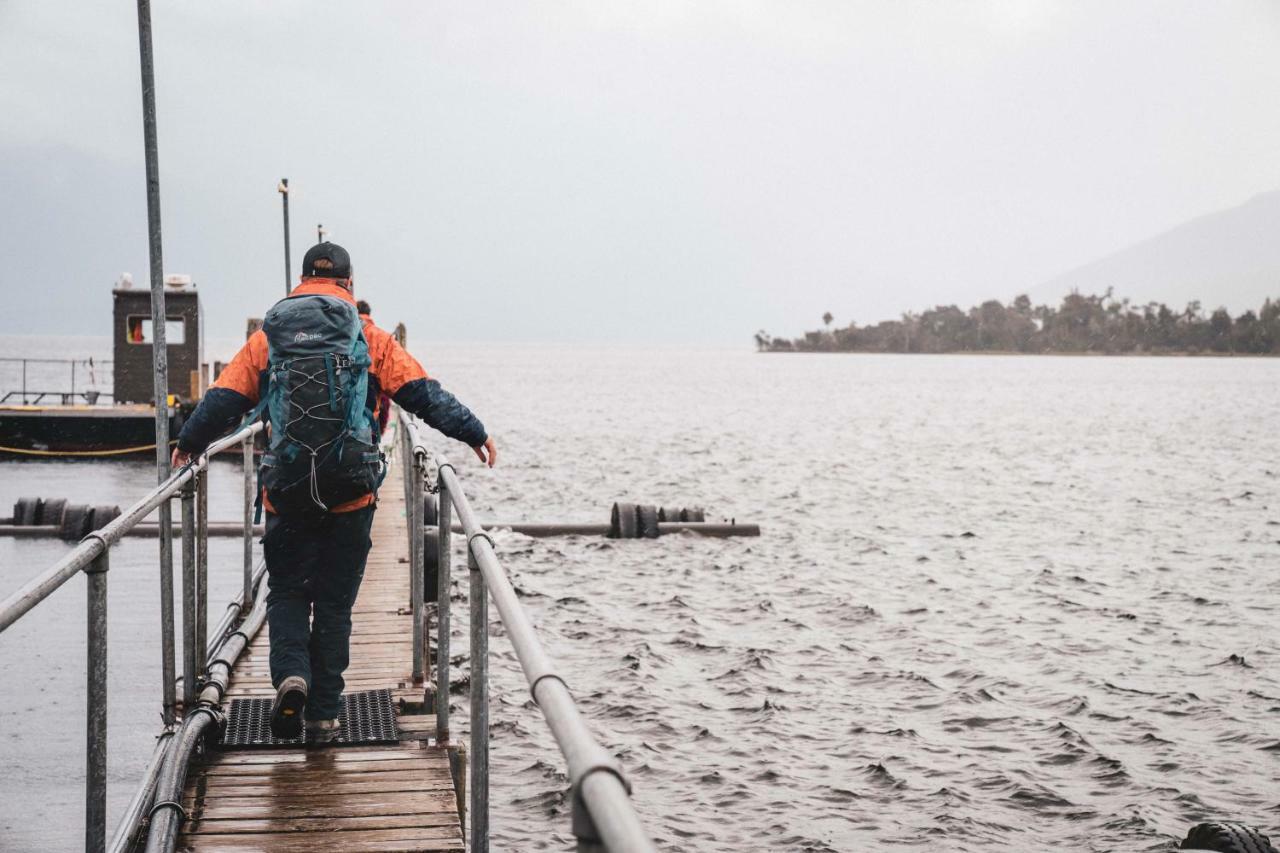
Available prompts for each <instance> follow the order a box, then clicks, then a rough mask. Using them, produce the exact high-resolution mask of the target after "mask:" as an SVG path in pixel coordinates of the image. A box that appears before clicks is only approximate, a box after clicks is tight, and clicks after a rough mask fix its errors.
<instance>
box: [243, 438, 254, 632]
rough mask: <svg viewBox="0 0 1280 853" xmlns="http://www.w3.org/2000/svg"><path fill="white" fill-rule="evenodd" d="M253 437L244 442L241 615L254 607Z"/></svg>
mask: <svg viewBox="0 0 1280 853" xmlns="http://www.w3.org/2000/svg"><path fill="white" fill-rule="evenodd" d="M253 474H254V471H253V436H252V435H250V436H247V437H246V438H245V440H244V597H243V598H242V599H241V607H240V612H241V613H248V612H249V608H251V607H253V504H254V495H253Z"/></svg>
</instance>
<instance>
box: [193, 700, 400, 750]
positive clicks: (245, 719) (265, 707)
mask: <svg viewBox="0 0 1280 853" xmlns="http://www.w3.org/2000/svg"><path fill="white" fill-rule="evenodd" d="M271 701H272V700H271V698H270V697H263V698H253V699H232V700H231V708H230V710H228V712H227V725H226V728H225V729H224V730H223V733H222V739H221V740H219V741H218V743H217V748H218V749H221V750H231V749H255V748H262V747H297V746H305V745H306V733H305V732H304V733H303V734H302V735H301V736H299V737H296V738H290V739H288V740H281V739H280V738H275V737H272V736H271ZM338 719H339V720H340V721H341V722H342V733H341V734H340V735H339V736H338V737H337V739H335V740H332V741H329V742H328V743H329V744H332V745H339V746H341V745H343V744H345V745H348V746H351V745H356V744H378V743H398V742H399V733H398V731H397V729H396V712H395V708H394V707H393V706H392V704H391V691H390V690H364V691H361V692H359V693H347V694H345V695H344V696H343V697H342V711H341V712H340V713H339V714H338Z"/></svg>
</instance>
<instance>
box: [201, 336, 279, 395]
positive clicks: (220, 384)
mask: <svg viewBox="0 0 1280 853" xmlns="http://www.w3.org/2000/svg"><path fill="white" fill-rule="evenodd" d="M266 369H267V333H266V332H264V331H262V330H261V329H259V330H258V331H256V332H254V333H253V334H252V335H250V336H249V340H247V341H245V344H244V346H242V347H240V351H239V352H238V353H236V357H235V358H233V359H231V363H230V364H228V365H227V366H226V367H224V368H222V372H221V373H220V374H218V379H217V381H215V382H214V383H213V387H214V388H226V389H228V390H231V391H235V392H236V393H237V394H239V395H241V396H242V397H247V398H248V399H249V402H250V403H257V402H258V380H259V377H260V376H261V374H262V371H264V370H266Z"/></svg>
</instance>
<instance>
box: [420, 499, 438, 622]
mask: <svg viewBox="0 0 1280 853" xmlns="http://www.w3.org/2000/svg"><path fill="white" fill-rule="evenodd" d="M432 497H435V495H432ZM439 592H440V532H439V531H438V530H424V531H423V532H422V600H423V601H435V600H436V599H437V598H438V597H439Z"/></svg>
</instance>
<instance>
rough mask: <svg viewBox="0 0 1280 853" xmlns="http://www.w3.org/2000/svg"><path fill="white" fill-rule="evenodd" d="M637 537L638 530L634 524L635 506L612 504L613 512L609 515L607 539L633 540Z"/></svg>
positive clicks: (637, 526)
mask: <svg viewBox="0 0 1280 853" xmlns="http://www.w3.org/2000/svg"><path fill="white" fill-rule="evenodd" d="M639 535H640V528H639V525H638V524H637V523H636V505H635V504H628V503H616V504H614V505H613V511H612V512H611V513H610V514H609V538H610V539H635V538H636V537H637V536H639Z"/></svg>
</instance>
